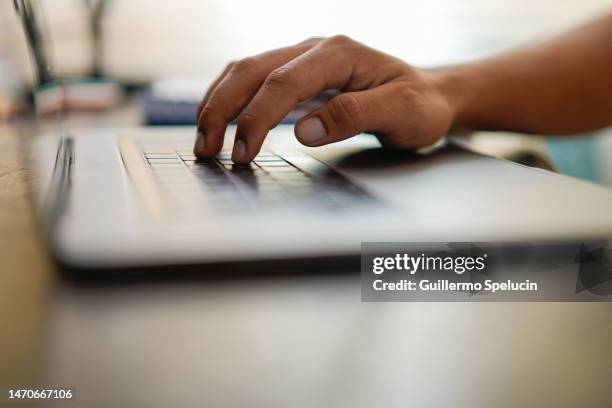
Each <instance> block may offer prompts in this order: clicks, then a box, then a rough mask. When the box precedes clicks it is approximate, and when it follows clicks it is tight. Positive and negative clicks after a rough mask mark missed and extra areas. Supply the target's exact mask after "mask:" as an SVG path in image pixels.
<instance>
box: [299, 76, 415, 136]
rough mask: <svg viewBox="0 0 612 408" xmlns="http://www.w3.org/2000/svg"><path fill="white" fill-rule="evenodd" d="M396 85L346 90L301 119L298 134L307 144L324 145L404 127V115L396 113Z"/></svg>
mask: <svg viewBox="0 0 612 408" xmlns="http://www.w3.org/2000/svg"><path fill="white" fill-rule="evenodd" d="M396 88H397V86H396V85H394V84H385V85H382V86H379V87H377V88H374V89H370V90H366V91H360V92H346V93H341V94H339V95H337V96H336V97H334V98H332V99H331V100H330V101H329V102H328V103H326V104H325V105H323V106H322V107H320V108H319V109H317V110H316V111H314V112H311V113H310V114H308V115H306V116H305V117H303V118H302V119H300V120H299V121H298V122H297V123H296V125H295V136H296V137H297V139H298V140H299V141H300V142H301V143H302V144H304V145H306V146H322V145H325V144H328V143H332V142H337V141H340V140H344V139H347V138H349V137H351V136H355V135H357V134H359V133H362V132H366V131H367V132H377V133H382V132H387V131H389V130H390V129H392V128H393V127H396V126H397V127H399V126H401V124H400V123H397V122H399V121H400V120H402V118H403V117H404V116H405V115H401V114H399V115H397V114H396V112H393V109H392V106H393V105H394V104H395V101H394V99H395V94H396V92H397V89H396Z"/></svg>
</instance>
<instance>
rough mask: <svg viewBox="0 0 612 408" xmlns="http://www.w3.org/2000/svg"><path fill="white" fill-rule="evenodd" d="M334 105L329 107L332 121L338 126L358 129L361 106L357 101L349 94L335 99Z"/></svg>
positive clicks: (361, 111)
mask: <svg viewBox="0 0 612 408" xmlns="http://www.w3.org/2000/svg"><path fill="white" fill-rule="evenodd" d="M334 102H335V103H333V104H331V106H330V108H331V109H330V114H331V116H332V118H333V119H334V121H335V122H336V123H338V124H340V125H344V126H348V127H352V128H355V129H357V128H359V124H360V121H361V117H362V113H363V106H362V105H361V103H360V102H359V100H358V99H357V98H356V97H355V96H354V95H351V94H342V95H339V96H338V97H336V98H335V100H334Z"/></svg>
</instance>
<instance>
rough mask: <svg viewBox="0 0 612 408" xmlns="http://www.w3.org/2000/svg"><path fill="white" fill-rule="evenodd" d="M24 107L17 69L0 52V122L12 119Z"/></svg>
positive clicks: (22, 91) (24, 102)
mask: <svg viewBox="0 0 612 408" xmlns="http://www.w3.org/2000/svg"><path fill="white" fill-rule="evenodd" d="M26 105H27V103H26V101H25V98H24V90H23V88H22V86H21V85H20V81H19V72H18V70H17V67H16V66H15V64H14V63H13V62H12V61H9V60H8V59H7V58H5V57H4V56H3V55H2V54H1V51H0V121H3V120H8V119H10V118H12V117H13V116H14V115H15V114H16V113H17V111H19V110H21V109H23V108H24V107H25V106H26Z"/></svg>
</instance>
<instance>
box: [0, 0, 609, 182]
mask: <svg viewBox="0 0 612 408" xmlns="http://www.w3.org/2000/svg"><path fill="white" fill-rule="evenodd" d="M39 3H40V4H41V6H42V11H43V13H44V15H45V20H46V28H45V35H46V37H48V38H49V39H50V40H51V41H49V42H48V48H49V50H48V53H49V55H50V60H51V61H52V63H53V65H54V69H55V71H56V74H57V75H58V76H60V77H70V78H79V81H80V83H82V82H83V80H82V79H83V78H86V80H85V82H87V83H89V84H91V82H92V81H91V78H92V77H93V78H96V79H100V78H102V79H103V80H104V81H107V82H106V83H105V84H103V85H106V88H105V90H104V93H103V94H104V95H106V99H103V98H102V97H100V93H94V94H92V95H97V96H96V97H97V98H98V101H100V100H103V102H104V103H103V104H102V105H103V107H116V106H117V105H118V104H119V103H121V101H123V102H124V103H125V100H126V99H124V98H123V96H124V94H126V92H125V91H126V90H128V91H129V93H127V94H128V95H129V96H130V98H128V99H127V100H129V101H130V102H132V105H131V106H132V108H133V109H136V112H137V113H138V117H139V123H137V124H148V125H190V124H193V121H194V111H195V109H196V105H197V102H198V100H199V98H200V97H201V96H202V94H203V92H204V90H205V89H206V87H207V85H208V84H209V83H210V82H211V81H212V80H213V79H214V78H215V76H216V75H217V74H218V73H219V72H220V71H221V70H222V69H223V67H224V66H225V65H226V64H227V63H228V62H229V61H231V60H235V59H238V58H242V57H245V56H249V55H253V54H257V53H260V52H263V51H266V50H269V49H271V48H277V47H281V46H285V45H288V44H293V43H296V42H299V41H302V40H304V39H306V38H308V37H312V36H329V35H334V34H339V33H342V34H347V35H349V36H351V37H353V38H355V39H357V40H360V41H362V42H364V43H366V44H368V45H370V46H372V47H375V48H378V49H380V50H383V51H385V52H387V53H390V54H393V55H395V56H397V57H400V58H402V59H404V60H405V61H407V62H409V63H412V64H414V65H418V66H437V65H444V64H451V63H460V62H464V61H469V60H472V59H476V58H480V57H484V56H487V55H490V54H493V53H496V52H500V51H502V50H505V49H507V48H509V47H513V46H517V45H520V44H521V43H524V42H528V41H537V40H541V39H544V38H546V37H548V36H551V35H554V34H555V33H557V32H559V31H562V30H564V29H567V28H570V27H571V26H573V25H576V24H579V23H581V22H583V21H585V20H588V19H589V18H592V17H594V16H596V15H598V14H600V13H602V12H605V11H607V10H609V9H610V7H612V6H611V4H610V2H609V1H607V0H583V1H576V0H558V1H553V0H540V1H531V0H496V1H483V0H462V1H457V0H431V1H426V2H423V1H393V0H379V1H376V2H375V3H373V2H371V1H360V0H359V1H357V0H356V1H334V2H330V1H326V0H311V1H306V2H288V1H283V0H261V1H257V2H253V1H247V0H236V1H222V0H206V1H199V0H181V1H146V0H131V1H113V0H103V1H95V0H39ZM32 78H33V72H32V64H31V63H30V61H29V58H28V54H27V48H26V44H25V39H24V35H23V31H22V28H21V27H20V25H19V21H18V19H17V17H16V15H15V12H14V10H13V2H12V1H10V0H1V1H0V118H2V117H3V118H5V120H6V118H9V117H11V116H13V115H14V114H15V112H16V111H19V110H20V109H24V108H25V107H27V100H28V98H27V97H28V92H29V90H30V86H31V84H32ZM109 80H110V81H109ZM109 82H111V85H109ZM103 87H104V86H103ZM109 87H111V88H113V87H114V88H117V87H119V89H120V91H117V89H111V91H112V92H110V91H108V89H107V88H109ZM88 89H89V88H88ZM134 90H136V92H134ZM86 92H89V91H86ZM75 94H76V93H75ZM81 94H82V92H81V93H79V95H81ZM134 94H136V95H137V97H134V96H133V95H134ZM74 105H75V106H76V107H82V106H90V105H92V104H91V103H88V101H85V102H83V101H82V100H80V101H79V102H77V103H75V104H74ZM94 105H95V104H94ZM298 116H299V115H298ZM294 119H295V117H294V118H293V120H294ZM588 136H589V137H586V138H581V139H566V138H562V139H559V140H557V139H555V138H549V139H546V140H545V141H541V140H540V139H539V138H533V137H521V136H519V135H508V134H496V135H495V136H491V135H489V134H484V135H483V134H475V135H472V136H471V137H470V142H471V143H472V145H473V146H474V147H475V148H477V149H478V150H480V151H482V152H484V153H488V154H493V155H496V156H499V157H505V158H509V159H511V160H515V161H518V162H521V163H523V164H527V165H533V166H538V167H543V168H547V169H551V170H554V171H559V172H562V173H566V174H570V175H573V176H577V177H581V178H584V179H587V180H591V181H596V182H601V183H604V184H609V185H612V165H610V164H608V163H611V162H612V160H610V159H611V158H612V142H611V141H610V140H611V138H610V137H607V136H602V134H600V133H598V134H595V135H588Z"/></svg>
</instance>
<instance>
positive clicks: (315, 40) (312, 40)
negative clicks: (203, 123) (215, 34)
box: [196, 37, 323, 123]
mask: <svg viewBox="0 0 612 408" xmlns="http://www.w3.org/2000/svg"><path fill="white" fill-rule="evenodd" d="M321 40H323V38H322V37H311V38H309V39H307V40H304V41H302V42H300V43H298V44H297V45H305V46H312V45H314V44H316V43H318V42H320V41H321ZM235 63H236V61H232V62H230V63H229V64H227V65H226V66H225V68H224V69H223V71H222V72H221V74H220V75H219V76H218V77H217V78H216V79H215V80H214V81H213V82H212V84H211V85H210V86H209V87H208V89H207V90H206V93H205V94H204V97H203V98H202V100H201V101H200V103H199V104H198V110H197V113H196V123H197V121H198V118H199V117H200V115H201V114H202V109H204V106H206V103H207V102H208V99H209V98H210V95H211V94H212V92H213V91H214V90H215V89H216V88H217V86H218V85H219V83H220V82H221V81H222V80H223V78H225V76H226V75H227V74H228V72H229V71H230V70H231V69H232V66H233V65H234V64H235Z"/></svg>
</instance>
